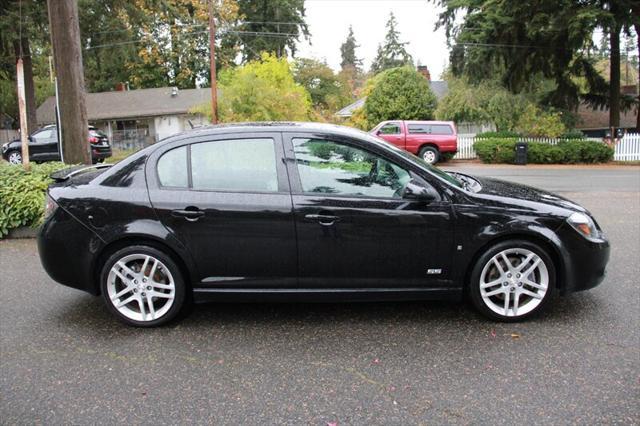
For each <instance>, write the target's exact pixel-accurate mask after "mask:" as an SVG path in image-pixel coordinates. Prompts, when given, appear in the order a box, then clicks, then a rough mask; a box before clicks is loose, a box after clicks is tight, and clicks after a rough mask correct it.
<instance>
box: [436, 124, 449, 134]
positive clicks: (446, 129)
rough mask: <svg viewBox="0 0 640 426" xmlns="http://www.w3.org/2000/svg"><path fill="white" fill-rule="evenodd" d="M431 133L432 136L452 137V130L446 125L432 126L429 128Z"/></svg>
mask: <svg viewBox="0 0 640 426" xmlns="http://www.w3.org/2000/svg"><path fill="white" fill-rule="evenodd" d="M431 133H432V134H434V135H452V134H453V129H452V128H451V126H448V125H446V124H434V125H432V126H431Z"/></svg>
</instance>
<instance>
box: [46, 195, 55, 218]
mask: <svg viewBox="0 0 640 426" xmlns="http://www.w3.org/2000/svg"><path fill="white" fill-rule="evenodd" d="M57 208H58V204H57V203H56V202H55V201H54V200H53V198H51V197H50V196H49V194H47V198H45V201H44V218H45V219H48V218H49V216H51V215H52V214H53V213H54V212H55V211H56V209H57Z"/></svg>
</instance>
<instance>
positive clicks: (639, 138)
mask: <svg viewBox="0 0 640 426" xmlns="http://www.w3.org/2000/svg"><path fill="white" fill-rule="evenodd" d="M613 161H640V133H627V134H626V135H624V137H623V138H622V140H621V141H620V142H618V143H617V144H616V151H615V153H614V154H613Z"/></svg>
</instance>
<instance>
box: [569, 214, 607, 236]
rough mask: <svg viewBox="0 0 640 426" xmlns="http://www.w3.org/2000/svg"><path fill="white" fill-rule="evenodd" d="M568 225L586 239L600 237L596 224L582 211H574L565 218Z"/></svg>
mask: <svg viewBox="0 0 640 426" xmlns="http://www.w3.org/2000/svg"><path fill="white" fill-rule="evenodd" d="M567 222H569V225H571V226H572V227H573V229H575V230H576V231H578V233H579V234H580V235H582V236H583V237H585V238H586V239H588V240H594V239H598V238H600V232H599V231H598V228H596V224H595V223H594V222H593V219H591V218H590V217H589V216H588V215H586V214H584V213H574V214H572V215H571V216H569V218H568V219H567Z"/></svg>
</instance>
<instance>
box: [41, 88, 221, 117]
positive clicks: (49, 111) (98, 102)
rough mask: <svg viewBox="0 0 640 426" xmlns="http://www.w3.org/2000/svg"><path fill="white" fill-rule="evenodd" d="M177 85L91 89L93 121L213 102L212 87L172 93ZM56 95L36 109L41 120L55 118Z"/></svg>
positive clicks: (170, 111) (89, 112)
mask: <svg viewBox="0 0 640 426" xmlns="http://www.w3.org/2000/svg"><path fill="white" fill-rule="evenodd" d="M172 90H173V88H171V87H158V88H155V89H139V90H127V91H114V92H100V93H87V116H88V117H87V118H88V119H89V121H98V120H125V119H135V118H138V117H154V116H159V115H177V114H186V113H188V111H189V110H190V109H191V108H193V107H195V106H198V105H201V104H204V103H206V102H209V100H210V96H211V89H209V88H203V89H182V90H178V92H177V95H176V96H171V93H172ZM54 108H55V97H54V96H52V97H50V98H48V99H47V100H46V101H44V103H43V104H42V105H40V106H39V107H38V110H37V111H36V115H37V119H38V123H39V124H47V123H53V122H55V109H54Z"/></svg>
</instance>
